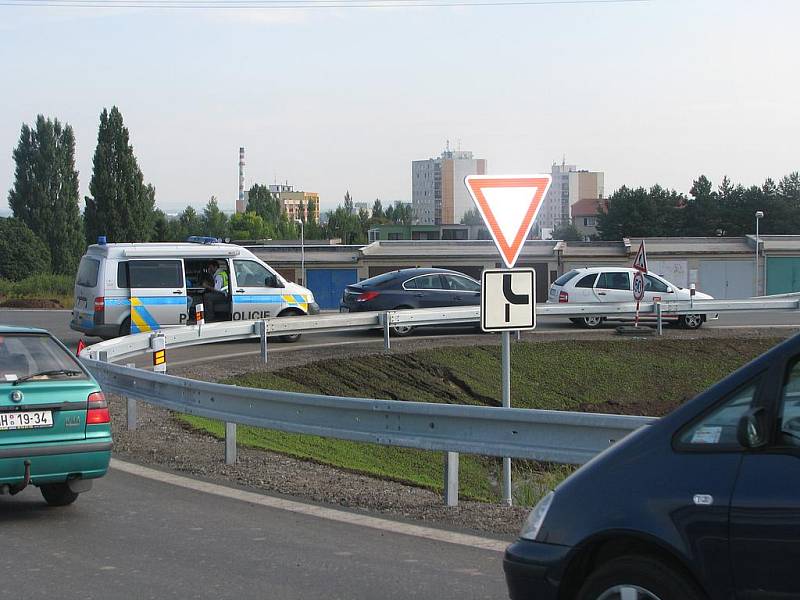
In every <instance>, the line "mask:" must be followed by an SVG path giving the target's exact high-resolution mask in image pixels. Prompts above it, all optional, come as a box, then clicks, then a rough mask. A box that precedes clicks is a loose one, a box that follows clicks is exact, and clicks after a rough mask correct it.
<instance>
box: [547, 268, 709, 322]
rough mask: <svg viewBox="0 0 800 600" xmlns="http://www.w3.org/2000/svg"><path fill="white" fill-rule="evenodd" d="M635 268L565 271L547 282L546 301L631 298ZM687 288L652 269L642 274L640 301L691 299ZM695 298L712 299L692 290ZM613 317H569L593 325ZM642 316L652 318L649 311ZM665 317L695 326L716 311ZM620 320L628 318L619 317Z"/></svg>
mask: <svg viewBox="0 0 800 600" xmlns="http://www.w3.org/2000/svg"><path fill="white" fill-rule="evenodd" d="M635 273H636V270H635V269H630V268H624V267H591V268H587V269H573V270H572V271H568V272H567V273H564V274H563V275H562V276H561V277H559V278H558V279H556V280H555V281H554V282H553V283H552V284H551V285H550V292H549V294H548V297H547V301H548V302H550V303H562V304H563V303H565V302H570V303H575V304H593V303H595V302H600V303H602V302H633V301H634V299H633V276H634V274H635ZM690 299H691V292H690V290H687V289H684V288H681V287H678V286H677V285H673V284H672V283H670V282H669V281H667V280H666V279H664V278H662V277H659V276H658V275H656V274H654V273H645V274H644V298H643V299H642V302H644V303H650V302H656V301H658V300H661V301H662V302H667V301H671V300H687V301H688V300H690ZM694 299H695V300H713V298H712V297H711V296H709V295H708V294H703V293H702V292H695V294H694ZM613 318H616V317H600V316H587V317H583V318H572V319H570V321H572V322H573V323H575V324H576V325H583V326H584V327H589V328H595V327H599V326H600V325H601V324H602V323H603V321H605V320H606V319H613ZM645 318H652V317H650V316H649V315H648V316H647V317H645ZM663 318H664V320H665V321H666V320H671V321H677V322H678V324H679V325H680V326H681V327H685V328H687V329H697V328H698V327H700V326H701V325H702V324H703V322H704V321H706V320H707V319H716V318H718V315H716V314H714V315H705V314H701V313H698V314H690V315H680V316H668V315H665V316H664V317H663ZM619 320H630V317H627V316H626V317H620V318H619Z"/></svg>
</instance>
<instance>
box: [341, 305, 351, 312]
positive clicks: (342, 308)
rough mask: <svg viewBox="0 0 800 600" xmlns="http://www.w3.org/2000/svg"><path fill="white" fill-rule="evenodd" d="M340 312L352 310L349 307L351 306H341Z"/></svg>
mask: <svg viewBox="0 0 800 600" xmlns="http://www.w3.org/2000/svg"><path fill="white" fill-rule="evenodd" d="M339 312H340V313H343V312H350V309H349V308H347V307H346V306H340V307H339Z"/></svg>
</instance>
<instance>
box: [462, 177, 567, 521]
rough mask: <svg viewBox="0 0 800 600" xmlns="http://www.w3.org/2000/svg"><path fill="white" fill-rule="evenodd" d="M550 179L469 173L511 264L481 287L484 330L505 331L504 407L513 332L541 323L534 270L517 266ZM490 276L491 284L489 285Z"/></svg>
mask: <svg viewBox="0 0 800 600" xmlns="http://www.w3.org/2000/svg"><path fill="white" fill-rule="evenodd" d="M551 183H552V177H551V176H550V175H541V174H540V175H467V177H466V178H464V184H465V185H466V187H467V191H468V192H469V194H470V196H472V199H473V201H474V202H475V207H476V208H477V209H478V212H479V213H480V214H481V216H482V217H483V221H484V222H485V223H486V227H487V228H488V229H489V232H490V233H491V235H492V239H493V240H494V243H495V246H497V250H498V251H499V252H500V256H501V258H502V259H503V262H504V263H505V265H506V270H505V271H503V270H496V269H487V270H484V271H483V276H482V283H483V285H482V286H481V329H483V331H500V337H501V344H502V360H501V363H502V365H501V369H502V380H503V407H504V408H511V331H512V330H516V331H517V336H519V330H521V329H534V328H535V327H536V274H535V272H534V271H533V270H532V269H516V270H515V269H514V265H515V264H516V262H517V258H518V257H519V254H520V252H521V251H522V246H523V244H524V243H525V240H526V239H527V237H528V233H529V232H530V230H531V228H532V227H533V223H534V221H535V220H536V215H537V214H538V213H539V209H540V208H541V207H542V203H543V202H544V199H545V197H546V196H547V190H548V189H549V188H550V184H551ZM489 278H490V279H491V281H492V285H487V282H488V281H489ZM489 296H491V297H492V298H491V300H489V299H488V297H489ZM517 339H519V337H518V338H517ZM503 502H504V503H505V504H507V505H508V506H511V505H512V503H513V499H512V497H511V458H509V457H503Z"/></svg>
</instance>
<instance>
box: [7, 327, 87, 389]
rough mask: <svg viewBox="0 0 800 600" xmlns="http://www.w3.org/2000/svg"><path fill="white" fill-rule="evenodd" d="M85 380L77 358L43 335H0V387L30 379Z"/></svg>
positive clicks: (84, 373)
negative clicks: (0, 385)
mask: <svg viewBox="0 0 800 600" xmlns="http://www.w3.org/2000/svg"><path fill="white" fill-rule="evenodd" d="M76 378H77V379H86V372H85V371H84V370H83V369H82V368H81V366H80V364H79V363H78V361H77V359H76V358H75V357H74V356H72V355H71V354H70V353H69V352H67V351H66V350H64V348H62V347H61V346H60V345H59V344H58V343H56V341H55V340H54V339H53V338H51V337H50V336H48V335H43V334H5V335H0V384H4V383H12V382H15V381H17V380H22V379H30V380H33V381H39V380H43V379H76Z"/></svg>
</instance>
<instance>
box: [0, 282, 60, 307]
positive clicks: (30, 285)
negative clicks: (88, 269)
mask: <svg viewBox="0 0 800 600" xmlns="http://www.w3.org/2000/svg"><path fill="white" fill-rule="evenodd" d="M74 288H75V277H74V276H73V275H33V276H31V277H27V278H25V279H23V280H21V281H9V280H8V279H0V307H3V306H9V307H12V308H59V307H60V308H72V306H73V302H74V300H73V291H74Z"/></svg>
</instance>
